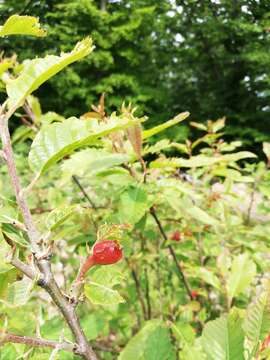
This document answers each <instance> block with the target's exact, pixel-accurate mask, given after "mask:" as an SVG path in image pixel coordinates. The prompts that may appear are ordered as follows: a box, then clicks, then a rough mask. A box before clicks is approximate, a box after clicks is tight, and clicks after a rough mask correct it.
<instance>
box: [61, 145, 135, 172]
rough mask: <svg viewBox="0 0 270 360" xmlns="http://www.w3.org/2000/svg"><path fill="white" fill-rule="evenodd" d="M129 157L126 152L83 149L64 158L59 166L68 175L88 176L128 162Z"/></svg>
mask: <svg viewBox="0 0 270 360" xmlns="http://www.w3.org/2000/svg"><path fill="white" fill-rule="evenodd" d="M129 158H130V157H129V156H128V155H126V154H114V153H113V154H112V153H109V152H107V151H105V150H102V149H98V150H97V149H85V150H81V151H78V152H76V153H75V154H73V155H72V156H71V157H70V159H67V160H65V161H64V162H63V165H62V167H61V168H62V170H63V172H64V174H65V175H68V176H72V175H78V176H84V175H85V174H87V176H88V177H89V176H93V175H95V174H98V173H99V172H101V171H104V170H107V169H110V168H112V167H114V166H117V165H121V164H123V163H125V162H128V160H129Z"/></svg>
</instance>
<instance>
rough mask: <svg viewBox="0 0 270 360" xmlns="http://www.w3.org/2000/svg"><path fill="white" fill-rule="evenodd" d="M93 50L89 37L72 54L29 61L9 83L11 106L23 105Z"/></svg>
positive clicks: (48, 56) (8, 92)
mask: <svg viewBox="0 0 270 360" xmlns="http://www.w3.org/2000/svg"><path fill="white" fill-rule="evenodd" d="M92 50H93V46H92V39H91V38H89V37H88V38H86V39H84V40H82V41H80V42H79V43H77V45H76V46H75V47H74V49H73V50H72V51H71V52H70V53H63V54H61V55H60V56H56V55H47V56H46V57H45V58H37V59H34V60H27V61H26V62H25V63H24V67H23V70H22V72H21V74H20V75H19V76H18V77H17V78H16V79H11V80H9V81H8V83H7V86H6V87H7V94H8V97H9V101H10V105H11V106H12V107H15V108H16V107H18V106H20V105H22V104H23V102H24V100H25V98H26V97H27V96H28V95H30V94H31V93H32V92H33V91H35V90H36V89H38V88H39V86H40V85H42V84H43V83H44V82H45V81H47V80H48V79H50V78H51V77H52V76H54V75H55V74H57V73H58V72H59V71H61V70H62V69H64V68H65V67H66V66H67V65H69V64H71V63H73V62H75V61H78V60H80V59H82V58H83V57H85V56H87V55H88V54H89V53H90V52H91V51H92Z"/></svg>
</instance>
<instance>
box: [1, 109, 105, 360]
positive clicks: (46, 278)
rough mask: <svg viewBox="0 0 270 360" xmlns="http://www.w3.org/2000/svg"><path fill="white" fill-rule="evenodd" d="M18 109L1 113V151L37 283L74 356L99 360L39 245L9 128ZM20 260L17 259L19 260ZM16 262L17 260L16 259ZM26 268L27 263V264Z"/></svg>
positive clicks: (37, 233) (38, 236)
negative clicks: (54, 310) (51, 303)
mask: <svg viewBox="0 0 270 360" xmlns="http://www.w3.org/2000/svg"><path fill="white" fill-rule="evenodd" d="M3 109H4V106H2V108H1V111H3ZM15 110H16V109H10V110H8V112H7V113H6V114H3V112H1V116H0V135H1V141H2V150H3V152H4V155H5V160H6V163H7V167H8V172H9V176H10V179H11V183H12V185H13V188H14V192H15V196H16V200H17V204H18V206H19V208H20V210H21V213H22V215H23V219H24V223H25V226H26V229H27V234H28V237H29V241H30V244H31V248H32V252H33V255H34V258H35V261H36V264H37V267H38V268H39V270H40V272H41V274H42V278H41V279H39V281H38V284H39V285H40V286H41V287H43V288H44V289H45V290H46V291H47V292H48V294H49V295H50V296H51V298H52V300H53V301H54V303H55V304H56V306H57V307H58V309H59V311H60V312H61V313H62V315H63V317H64V319H65V321H66V322H67V324H68V326H69V328H70V330H71V332H72V333H73V335H74V338H75V339H76V342H77V345H76V350H75V351H74V353H76V354H77V355H80V356H81V357H82V358H84V359H85V360H97V359H98V358H97V355H96V354H95V352H94V351H93V349H92V347H91V346H90V344H89V343H88V341H87V339H86V336H85V334H84V332H83V330H82V328H81V325H80V321H79V319H78V317H77V314H76V312H75V309H74V307H73V306H72V304H71V303H70V302H69V301H68V300H67V298H66V297H65V295H64V294H63V293H62V292H61V290H60V288H59V287H58V285H57V283H56V281H55V278H54V276H53V274H52V271H51V264H50V259H49V257H47V258H44V256H42V253H43V249H42V247H41V246H40V245H39V241H40V239H41V235H40V234H39V232H38V231H37V228H36V226H35V224H34V221H33V219H32V216H31V213H30V210H29V207H28V205H27V203H26V200H25V197H24V193H23V191H22V187H21V184H20V180H19V178H18V175H17V170H16V165H15V161H14V156H13V150H12V146H11V139H10V134H9V129H8V119H9V118H10V116H12V114H13V112H14V111H15ZM17 260H18V259H17ZM13 261H14V260H13ZM17 265H19V266H20V267H21V270H22V269H24V271H27V272H28V275H32V274H31V273H30V269H29V268H26V267H25V266H22V264H21V263H19V262H18V261H17ZM24 265H25V264H24Z"/></svg>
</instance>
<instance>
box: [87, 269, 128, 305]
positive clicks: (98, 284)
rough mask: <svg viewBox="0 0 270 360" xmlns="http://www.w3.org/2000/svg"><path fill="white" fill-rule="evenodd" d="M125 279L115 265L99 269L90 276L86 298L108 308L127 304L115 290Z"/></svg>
mask: <svg viewBox="0 0 270 360" xmlns="http://www.w3.org/2000/svg"><path fill="white" fill-rule="evenodd" d="M124 279H125V278H124V276H123V274H122V273H121V272H120V271H119V270H118V268H117V267H115V266H114V265H113V266H109V265H106V266H103V267H99V268H98V269H96V270H95V271H94V272H90V274H89V276H88V279H87V282H86V284H85V286H84V293H85V296H86V297H87V298H88V300H90V301H91V302H92V303H93V304H95V305H103V306H108V305H115V304H119V303H122V302H125V300H124V298H123V297H122V296H121V295H120V294H119V292H118V291H117V290H114V289H113V287H114V286H115V285H118V284H121V283H123V281H124Z"/></svg>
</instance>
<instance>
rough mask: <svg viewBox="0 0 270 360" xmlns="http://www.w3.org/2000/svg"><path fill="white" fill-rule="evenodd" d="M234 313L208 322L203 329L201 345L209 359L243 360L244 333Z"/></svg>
mask: <svg viewBox="0 0 270 360" xmlns="http://www.w3.org/2000/svg"><path fill="white" fill-rule="evenodd" d="M241 326H242V321H241V319H240V317H239V315H238V314H237V313H236V312H232V313H230V314H229V315H228V316H222V317H220V318H218V319H216V320H213V321H209V322H208V323H207V324H206V326H205V327H204V330H203V334H202V344H203V347H204V350H205V352H206V353H207V355H208V357H209V359H212V360H244V359H245V357H244V332H243V330H242V327H241Z"/></svg>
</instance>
